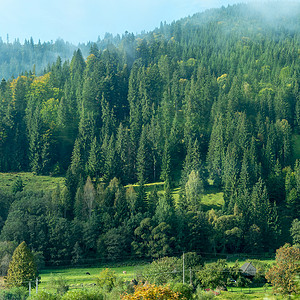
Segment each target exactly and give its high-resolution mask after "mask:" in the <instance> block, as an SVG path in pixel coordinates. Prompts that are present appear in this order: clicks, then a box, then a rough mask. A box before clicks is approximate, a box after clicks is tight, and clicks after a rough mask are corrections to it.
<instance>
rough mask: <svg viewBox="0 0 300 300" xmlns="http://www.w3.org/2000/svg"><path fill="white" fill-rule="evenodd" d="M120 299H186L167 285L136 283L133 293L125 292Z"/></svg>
mask: <svg viewBox="0 0 300 300" xmlns="http://www.w3.org/2000/svg"><path fill="white" fill-rule="evenodd" d="M121 299H122V300H130V299H132V300H134V299H141V300H142V299H145V300H146V299H147V300H152V299H153V300H154V299H157V300H163V299H165V300H175V299H186V298H185V297H183V296H181V295H180V294H179V293H177V292H173V291H172V290H171V289H170V287H168V286H156V285H154V284H153V285H145V286H142V285H137V286H136V288H135V291H134V293H133V294H132V295H131V294H125V295H123V296H122V298H121Z"/></svg>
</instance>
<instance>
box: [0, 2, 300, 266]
mask: <svg viewBox="0 0 300 300" xmlns="http://www.w3.org/2000/svg"><path fill="white" fill-rule="evenodd" d="M261 5H262V8H263V11H268V12H269V13H270V15H272V16H274V18H273V19H274V20H273V21H274V24H276V26H273V25H272V24H269V23H267V24H266V23H265V20H264V18H262V16H261V14H260V13H258V11H257V10H256V9H253V7H252V6H251V5H250V4H249V5H248V4H239V5H233V6H228V7H226V8H225V7H222V8H220V9H215V10H210V11H206V12H204V13H199V14H195V15H193V16H191V17H187V18H184V19H182V20H179V21H176V22H172V23H171V24H166V23H165V24H163V23H162V24H161V26H160V27H159V28H156V29H155V30H154V31H152V32H147V33H141V34H138V35H133V34H128V33H125V34H124V35H123V36H122V37H121V36H116V37H113V36H111V35H109V34H107V35H106V36H105V38H104V39H102V40H101V39H99V40H98V41H97V42H96V43H89V44H87V45H84V44H81V45H80V48H81V50H80V49H77V50H76V51H75V52H74V53H73V57H72V58H71V60H70V61H65V59H66V58H67V57H69V56H70V52H69V51H70V48H71V49H72V50H71V52H73V50H75V49H74V48H73V47H72V46H71V45H70V47H67V45H66V44H65V43H64V42H63V41H57V42H55V43H49V44H47V43H44V44H41V43H38V44H36V45H35V44H34V42H33V40H30V41H26V42H25V43H24V45H21V44H20V43H18V42H16V43H10V42H7V43H3V42H2V41H1V40H0V62H3V61H4V62H5V64H4V65H3V64H1V63H0V71H1V72H0V73H1V74H7V72H9V71H11V73H10V74H11V75H12V74H14V78H12V77H11V76H10V75H9V76H7V77H6V79H3V80H2V81H1V82H0V153H1V155H0V171H1V172H5V173H1V174H0V190H3V191H0V230H1V240H3V241H14V242H17V243H18V244H19V243H21V242H22V241H26V243H27V244H28V245H29V247H30V248H31V249H32V250H33V251H35V252H37V253H41V252H42V255H43V257H44V258H45V261H46V262H47V263H49V264H60V265H63V264H64V265H67V264H69V263H70V262H72V263H77V264H78V263H85V262H88V261H89V260H90V259H95V260H98V259H99V260H100V259H101V261H103V262H105V261H107V260H114V261H116V260H120V261H121V260H125V259H128V257H129V256H132V257H139V258H141V259H144V258H147V259H148V258H149V259H153V258H161V257H163V256H173V255H176V254H178V253H182V252H187V251H196V250H197V251H201V252H204V253H215V254H217V253H237V252H243V253H245V252H246V253H260V252H272V251H274V250H275V249H276V248H278V247H279V245H281V244H282V243H283V242H284V241H289V240H290V238H291V236H290V233H289V232H288V229H287V227H288V226H289V224H288V222H289V220H290V218H292V219H297V218H299V217H300V216H299V211H300V188H299V187H300V162H299V161H298V160H297V159H299V157H297V155H298V154H299V151H297V147H298V143H297V140H298V138H297V137H298V135H299V133H300V99H299V86H300V82H299V78H300V76H299V51H298V49H299V36H298V35H299V34H298V32H299V28H300V23H299V20H300V18H299V11H300V7H299V5H298V4H294V5H293V15H292V16H291V17H287V16H286V15H285V14H284V13H283V14H282V12H281V9H280V8H279V9H278V7H277V5H276V9H277V10H275V6H274V5H272V4H270V3H266V4H261ZM282 11H283V12H285V11H286V10H285V9H282ZM88 48H89V49H88ZM49 49H50V50H55V53H61V57H57V59H56V61H55V62H54V61H53V57H52V58H51V59H50V57H49V56H48V54H47V53H48V50H49ZM89 50H90V53H89V56H88V52H89ZM1 51H4V53H3V52H1ZM16 53H18V55H17V54H16ZM10 54H11V55H12V56H13V60H12V59H11V56H10ZM37 56H38V57H39V59H38V60H37V63H38V64H39V65H37V66H36V68H37V70H36V71H37V73H35V72H34V71H33V72H30V71H29V70H28V71H27V72H25V71H24V73H23V74H22V75H20V76H18V74H17V73H16V72H17V70H19V68H18V67H17V65H18V63H17V61H19V59H20V60H21V61H23V64H24V63H25V61H28V62H31V65H32V61H33V60H35V58H36V57H37ZM43 59H49V62H50V64H49V65H48V67H46V69H45V70H43V71H42V72H41V73H39V72H38V70H42V69H43V67H42V63H41V61H42V62H43V63H44V61H43ZM9 62H10V63H9ZM52 62H53V63H52ZM31 65H30V66H31ZM4 76H5V75H4ZM294 141H296V143H294ZM293 148H295V149H293ZM294 150H296V151H294ZM29 172H31V173H29ZM41 175H44V176H41ZM49 175H50V176H56V175H62V176H64V175H65V178H64V177H60V178H55V177H49ZM17 176H19V177H20V179H18V186H17V185H16V186H15V187H14V189H15V192H14V193H12V186H13V185H15V183H16V182H17ZM158 179H162V180H164V183H161V184H160V185H159V184H154V183H157V180H158ZM20 180H22V182H23V185H24V188H23V191H22V192H16V191H21V189H22V184H20V183H21V182H20ZM63 181H64V182H63ZM154 185H156V186H157V187H158V189H157V190H156V191H155V190H154V189H153V186H154ZM124 187H125V188H124ZM41 191H42V192H41ZM211 191H213V194H214V196H213V197H211V196H210V195H212V193H211ZM209 198H210V199H211V202H210V203H209V204H208V203H207V202H208V201H207V199H209ZM216 200H221V201H218V202H216ZM223 200H224V201H223ZM221 203H222V204H221ZM207 204H208V205H207ZM212 208H213V210H212ZM294 229H296V227H295V226H294V227H293V231H292V232H291V234H292V238H294V239H295V238H296V237H297V236H296V233H295V231H294ZM1 259H3V258H1ZM9 259H10V257H9V256H7V257H6V259H5V262H6V263H7V262H8V261H9Z"/></svg>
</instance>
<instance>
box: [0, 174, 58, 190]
mask: <svg viewBox="0 0 300 300" xmlns="http://www.w3.org/2000/svg"><path fill="white" fill-rule="evenodd" d="M17 177H21V179H22V181H23V184H24V191H41V190H42V191H50V190H54V189H55V188H56V186H57V184H59V185H60V186H63V185H64V178H63V177H50V176H38V175H34V174H33V173H25V172H24V173H0V190H2V191H6V192H10V191H11V189H12V186H13V184H14V183H15V181H16V180H17Z"/></svg>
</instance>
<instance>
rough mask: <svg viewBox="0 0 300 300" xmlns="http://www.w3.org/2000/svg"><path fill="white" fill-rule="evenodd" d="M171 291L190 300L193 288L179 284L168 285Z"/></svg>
mask: <svg viewBox="0 0 300 300" xmlns="http://www.w3.org/2000/svg"><path fill="white" fill-rule="evenodd" d="M170 288H171V290H172V291H174V292H176V293H180V294H181V295H182V296H184V297H185V298H186V299H192V295H193V287H192V286H190V285H189V284H183V283H180V282H177V283H174V284H171V285H170Z"/></svg>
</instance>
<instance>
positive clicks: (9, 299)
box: [0, 287, 28, 300]
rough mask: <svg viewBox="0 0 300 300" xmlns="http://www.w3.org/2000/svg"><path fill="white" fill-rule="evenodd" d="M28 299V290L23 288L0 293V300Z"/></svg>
mask: <svg viewBox="0 0 300 300" xmlns="http://www.w3.org/2000/svg"><path fill="white" fill-rule="evenodd" d="M27 297H28V290H27V289H26V288H24V287H17V288H12V289H10V290H8V291H1V292H0V300H25V299H27Z"/></svg>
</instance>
